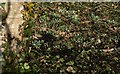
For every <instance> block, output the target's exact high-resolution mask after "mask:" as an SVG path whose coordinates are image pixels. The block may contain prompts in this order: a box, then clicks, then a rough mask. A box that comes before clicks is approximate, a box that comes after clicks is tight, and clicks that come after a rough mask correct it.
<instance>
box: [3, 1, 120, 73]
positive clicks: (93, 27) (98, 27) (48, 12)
mask: <svg viewBox="0 0 120 74" xmlns="http://www.w3.org/2000/svg"><path fill="white" fill-rule="evenodd" d="M119 4H120V3H80V2H79V3H78V2H75V3H54V2H53V3H47V2H46V3H44V2H41V3H37V2H34V3H24V4H23V5H24V11H22V14H23V15H24V17H23V18H24V20H25V22H24V24H23V25H22V26H21V28H22V29H23V32H22V34H23V40H22V41H21V42H20V43H19V44H18V45H19V46H22V49H21V52H20V53H19V54H16V53H14V52H8V51H7V49H6V51H4V53H3V55H4V57H5V65H4V68H3V73H4V72H16V73H24V72H29V73H31V74H33V73H36V72H38V73H63V74H66V73H75V74H118V73H120V64H119V63H120V58H119V55H120V52H119V50H120V49H119V47H120V46H119V45H120V11H119V10H120V6H119Z"/></svg>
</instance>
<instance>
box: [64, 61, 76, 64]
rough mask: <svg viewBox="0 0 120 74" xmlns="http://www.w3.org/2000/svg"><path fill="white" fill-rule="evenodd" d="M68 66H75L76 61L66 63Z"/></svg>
mask: <svg viewBox="0 0 120 74" xmlns="http://www.w3.org/2000/svg"><path fill="white" fill-rule="evenodd" d="M66 65H74V61H69V62H67V63H66Z"/></svg>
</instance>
